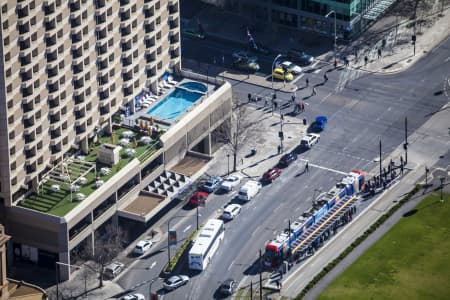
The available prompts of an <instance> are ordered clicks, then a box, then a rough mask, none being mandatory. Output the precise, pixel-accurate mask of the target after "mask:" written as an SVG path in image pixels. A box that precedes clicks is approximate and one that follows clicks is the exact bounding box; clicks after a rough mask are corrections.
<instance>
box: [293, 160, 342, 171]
mask: <svg viewBox="0 0 450 300" xmlns="http://www.w3.org/2000/svg"><path fill="white" fill-rule="evenodd" d="M300 160H301V161H305V162H306V161H308V160H307V159H303V158H301V159H300ZM308 165H309V166H311V167H315V168H319V169H322V170H326V171H330V172H334V173H337V174H342V175H347V174H348V173H346V172H342V171H339V170H335V169H331V168H327V167H322V166H319V165H316V164H312V163H310V162H309V161H308Z"/></svg>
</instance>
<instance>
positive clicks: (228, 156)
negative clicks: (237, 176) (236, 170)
mask: <svg viewBox="0 0 450 300" xmlns="http://www.w3.org/2000/svg"><path fill="white" fill-rule="evenodd" d="M227 160H228V173H227V175H230V153H227Z"/></svg>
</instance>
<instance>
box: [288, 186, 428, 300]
mask: <svg viewBox="0 0 450 300" xmlns="http://www.w3.org/2000/svg"><path fill="white" fill-rule="evenodd" d="M421 187H422V186H421V185H419V184H417V185H416V186H415V187H414V189H412V190H411V191H410V192H409V193H408V194H407V195H406V196H405V197H403V198H402V199H401V200H400V201H399V202H398V203H397V204H395V205H394V206H393V207H391V209H389V210H388V211H387V212H386V213H385V214H383V215H382V216H381V217H379V218H378V220H376V221H375V223H373V224H372V225H371V226H370V227H369V229H367V230H366V231H365V232H364V233H363V234H362V235H361V236H359V237H358V238H357V239H356V240H355V241H354V242H353V243H351V244H350V246H348V247H347V248H346V249H345V250H344V251H342V252H341V253H340V254H339V256H338V257H336V258H335V259H334V260H332V261H331V262H330V263H329V264H328V265H326V266H325V267H324V268H323V269H322V271H320V272H319V274H317V275H316V276H314V278H313V279H312V280H311V281H310V282H309V283H308V284H307V285H306V286H305V288H304V289H303V290H302V291H301V292H300V294H298V295H297V297H296V298H295V299H298V300H300V299H302V298H303V297H304V296H305V295H306V294H307V293H308V292H309V291H310V290H311V289H312V288H313V287H314V285H316V283H318V282H319V281H320V280H321V279H322V278H323V277H325V275H326V274H327V273H328V272H330V271H331V270H332V269H333V268H334V267H335V266H336V265H337V264H338V263H340V262H341V261H342V260H343V259H344V258H345V257H346V256H347V255H348V254H350V252H352V251H353V250H354V249H355V248H356V247H357V246H359V245H360V244H361V243H362V242H363V241H364V240H365V239H366V238H367V237H368V236H369V235H370V234H372V233H373V232H374V231H375V230H377V229H378V227H380V225H381V224H383V223H384V222H385V221H386V220H387V219H388V218H389V217H391V216H392V215H393V214H394V213H395V212H396V211H397V210H398V209H399V208H400V207H401V206H402V205H403V204H405V203H406V202H408V201H409V200H410V199H411V198H412V197H413V196H414V195H415V194H416V193H417V192H418V191H419V190H420V188H421Z"/></svg>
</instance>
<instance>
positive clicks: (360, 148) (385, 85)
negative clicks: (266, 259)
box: [118, 39, 450, 299]
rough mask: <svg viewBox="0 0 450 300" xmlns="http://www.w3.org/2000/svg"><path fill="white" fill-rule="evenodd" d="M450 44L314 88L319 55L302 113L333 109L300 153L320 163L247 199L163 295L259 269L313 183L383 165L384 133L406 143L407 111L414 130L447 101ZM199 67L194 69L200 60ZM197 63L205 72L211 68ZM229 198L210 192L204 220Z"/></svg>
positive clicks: (147, 274) (136, 273) (201, 288)
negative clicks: (186, 278)
mask: <svg viewBox="0 0 450 300" xmlns="http://www.w3.org/2000/svg"><path fill="white" fill-rule="evenodd" d="M183 48H184V52H183V53H184V54H183V55H184V56H185V57H188V58H190V59H200V58H201V59H202V60H203V61H204V60H205V59H207V60H209V59H210V58H209V57H210V56H214V55H217V57H220V55H221V51H226V50H227V49H235V47H234V45H231V46H229V45H224V44H222V45H217V42H215V41H208V40H205V41H200V42H197V41H196V42H195V43H184V45H183ZM214 49H215V50H214ZM449 49H450V39H447V40H445V41H444V42H443V43H442V44H441V45H440V46H439V47H438V48H437V49H435V50H434V51H432V52H431V53H429V54H428V55H427V56H426V57H425V58H423V59H422V60H420V61H419V62H418V63H417V64H416V65H415V66H413V67H411V68H410V69H408V70H407V71H405V72H403V73H399V74H392V75H378V74H374V73H366V72H363V71H359V70H353V69H350V70H348V69H341V70H333V71H331V72H329V73H328V78H329V79H328V81H326V82H325V83H324V84H323V85H319V86H317V87H316V92H317V95H315V96H311V85H316V84H320V83H322V82H323V81H324V78H323V73H324V72H325V71H326V70H328V69H329V68H331V66H329V65H326V64H325V63H319V64H318V65H316V66H314V67H313V68H311V71H310V72H309V73H306V74H305V75H303V77H302V78H301V79H300V80H298V81H297V82H296V84H297V85H298V86H299V87H303V86H304V85H305V82H304V77H306V76H307V77H308V78H309V81H310V87H308V88H304V89H302V90H299V91H298V92H297V99H303V101H305V102H306V103H307V105H306V111H305V112H304V113H302V114H299V115H298V117H299V118H301V119H302V118H306V119H307V120H312V119H313V118H314V117H315V116H317V115H326V116H327V117H328V125H327V128H326V130H325V131H324V132H323V134H322V136H321V141H320V143H319V144H317V145H316V146H315V147H314V148H313V149H312V150H311V151H307V152H305V153H302V154H301V158H302V159H308V160H309V162H310V166H312V165H314V166H316V167H312V168H311V167H310V172H309V173H308V174H302V175H299V174H300V171H301V170H302V163H301V161H297V162H296V163H295V164H294V165H292V166H290V167H289V168H288V169H287V170H286V171H284V172H283V174H282V176H281V177H280V178H279V179H277V180H276V181H275V182H274V183H273V184H271V185H269V186H265V187H264V188H263V191H262V192H261V193H260V194H259V195H258V196H257V197H256V198H255V199H253V200H252V201H251V202H249V203H247V204H245V205H244V208H243V211H242V212H241V215H239V216H238V218H237V219H236V220H234V221H231V222H229V223H227V225H226V232H225V239H224V241H223V243H222V245H221V247H220V249H219V250H218V252H217V253H216V254H215V256H214V258H213V261H212V263H211V264H210V265H209V267H208V268H207V270H205V271H203V272H202V273H200V274H192V273H189V271H188V270H187V268H185V270H182V271H180V272H186V273H188V274H190V275H193V278H192V280H191V282H190V283H189V284H188V285H186V286H184V287H182V288H180V289H178V290H175V291H173V292H170V293H167V294H166V293H165V292H164V291H163V290H162V289H161V280H159V281H156V282H155V283H154V284H153V287H152V290H153V291H156V290H158V292H159V293H161V294H164V296H163V298H164V299H212V298H214V297H215V292H216V289H217V287H218V286H219V284H220V282H222V281H223V280H225V279H227V278H229V277H232V278H234V279H236V280H238V281H239V280H241V279H242V278H244V276H246V275H249V274H250V275H251V274H252V273H254V272H255V271H256V268H255V265H254V263H255V262H256V259H257V257H258V250H259V249H263V248H264V245H265V243H266V242H267V241H268V240H269V239H271V238H274V237H275V235H276V233H277V232H280V231H281V230H282V229H283V228H285V227H286V226H287V222H288V219H291V220H295V219H296V218H297V217H298V216H300V215H301V213H302V212H303V211H304V210H306V209H307V208H309V207H310V206H311V200H312V196H313V190H314V189H323V190H325V191H326V190H328V189H330V188H331V187H332V185H333V184H334V183H335V182H336V181H337V180H339V179H340V178H341V177H342V175H341V174H340V173H339V171H340V172H348V171H350V170H351V169H355V168H356V169H362V170H364V171H370V170H372V169H373V168H374V167H376V163H374V162H373V159H374V158H375V157H377V156H378V143H379V140H380V139H381V141H382V154H383V155H386V154H387V153H390V152H391V151H392V150H393V149H394V148H396V147H397V146H398V145H400V144H401V143H403V141H404V135H405V128H404V118H405V117H407V118H408V135H409V134H411V133H412V132H413V131H415V130H416V129H417V128H418V127H419V126H420V125H422V124H423V123H424V122H425V121H426V120H427V119H428V118H429V117H430V116H431V115H432V114H433V113H435V112H436V111H438V110H439V109H440V108H441V107H442V106H443V105H444V104H445V103H447V102H448V99H446V96H445V95H444V94H443V93H439V91H442V87H443V81H444V79H445V78H446V77H448V76H449V71H448V70H450V66H449V64H450V62H449V61H448V60H447V57H448V53H449ZM216 50H217V51H216ZM214 51H216V52H214ZM211 61H212V60H211ZM269 61H270V59H267V62H269ZM192 69H193V70H194V71H195V65H194V66H192ZM198 71H199V72H204V68H201V69H200V70H198ZM306 71H307V72H308V69H306ZM232 84H233V88H234V90H235V91H237V92H238V93H240V94H242V95H247V93H252V94H261V95H262V94H270V93H271V91H270V90H268V89H264V88H261V87H258V86H255V85H251V84H247V83H242V82H233V81H232ZM435 93H436V94H435ZM277 96H278V97H277V99H279V100H281V101H282V102H285V103H287V102H288V101H289V99H290V97H291V94H287V93H281V92H278V93H277ZM245 98H246V97H245ZM252 105H261V103H259V104H252ZM291 110H292V107H288V108H285V109H284V110H283V113H288V112H290V111H291ZM297 175H298V176H297ZM230 198H232V196H230V195H213V196H211V198H210V199H208V202H207V207H205V208H201V209H200V211H201V214H202V217H201V222H204V221H205V220H206V219H207V218H209V217H211V216H214V215H215V214H216V213H217V210H218V209H220V208H222V207H223V205H224V204H225V203H226V202H228V201H230ZM194 213H195V211H184V210H181V211H180V212H176V214H178V215H190V217H189V218H178V219H176V220H174V221H173V222H172V223H171V224H172V225H173V226H171V227H176V228H177V229H178V232H179V235H180V236H179V238H183V237H185V236H187V235H188V234H189V233H190V232H192V230H193V229H194V227H195V217H194ZM189 226H190V227H189ZM165 243H166V240H165V239H163V240H162V244H157V245H155V246H154V250H159V249H162V250H163V251H164V252H161V253H157V254H155V255H148V256H145V257H144V258H141V259H139V261H138V263H136V265H135V266H133V268H131V269H130V270H129V271H128V272H127V273H126V274H123V276H121V278H120V280H119V281H118V283H119V284H120V285H121V286H122V287H124V288H125V289H131V288H133V287H136V285H139V283H141V282H143V281H146V280H150V279H152V278H154V277H155V276H157V275H158V274H159V271H160V270H161V268H162V267H163V265H164V264H165V263H166V262H167V252H166V251H167V250H166V249H165V248H164V247H165ZM174 252H175V251H174V250H173V251H172V255H173V254H174ZM152 265H153V267H151V266H152ZM150 267H151V268H150ZM134 290H136V291H139V292H142V293H144V294H145V295H148V284H146V285H141V286H137V287H136V288H135V289H134Z"/></svg>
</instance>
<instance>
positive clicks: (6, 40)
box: [3, 36, 9, 46]
mask: <svg viewBox="0 0 450 300" xmlns="http://www.w3.org/2000/svg"><path fill="white" fill-rule="evenodd" d="M3 44H5V46H8V45H9V36H7V37H5V39H4V40H3Z"/></svg>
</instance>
